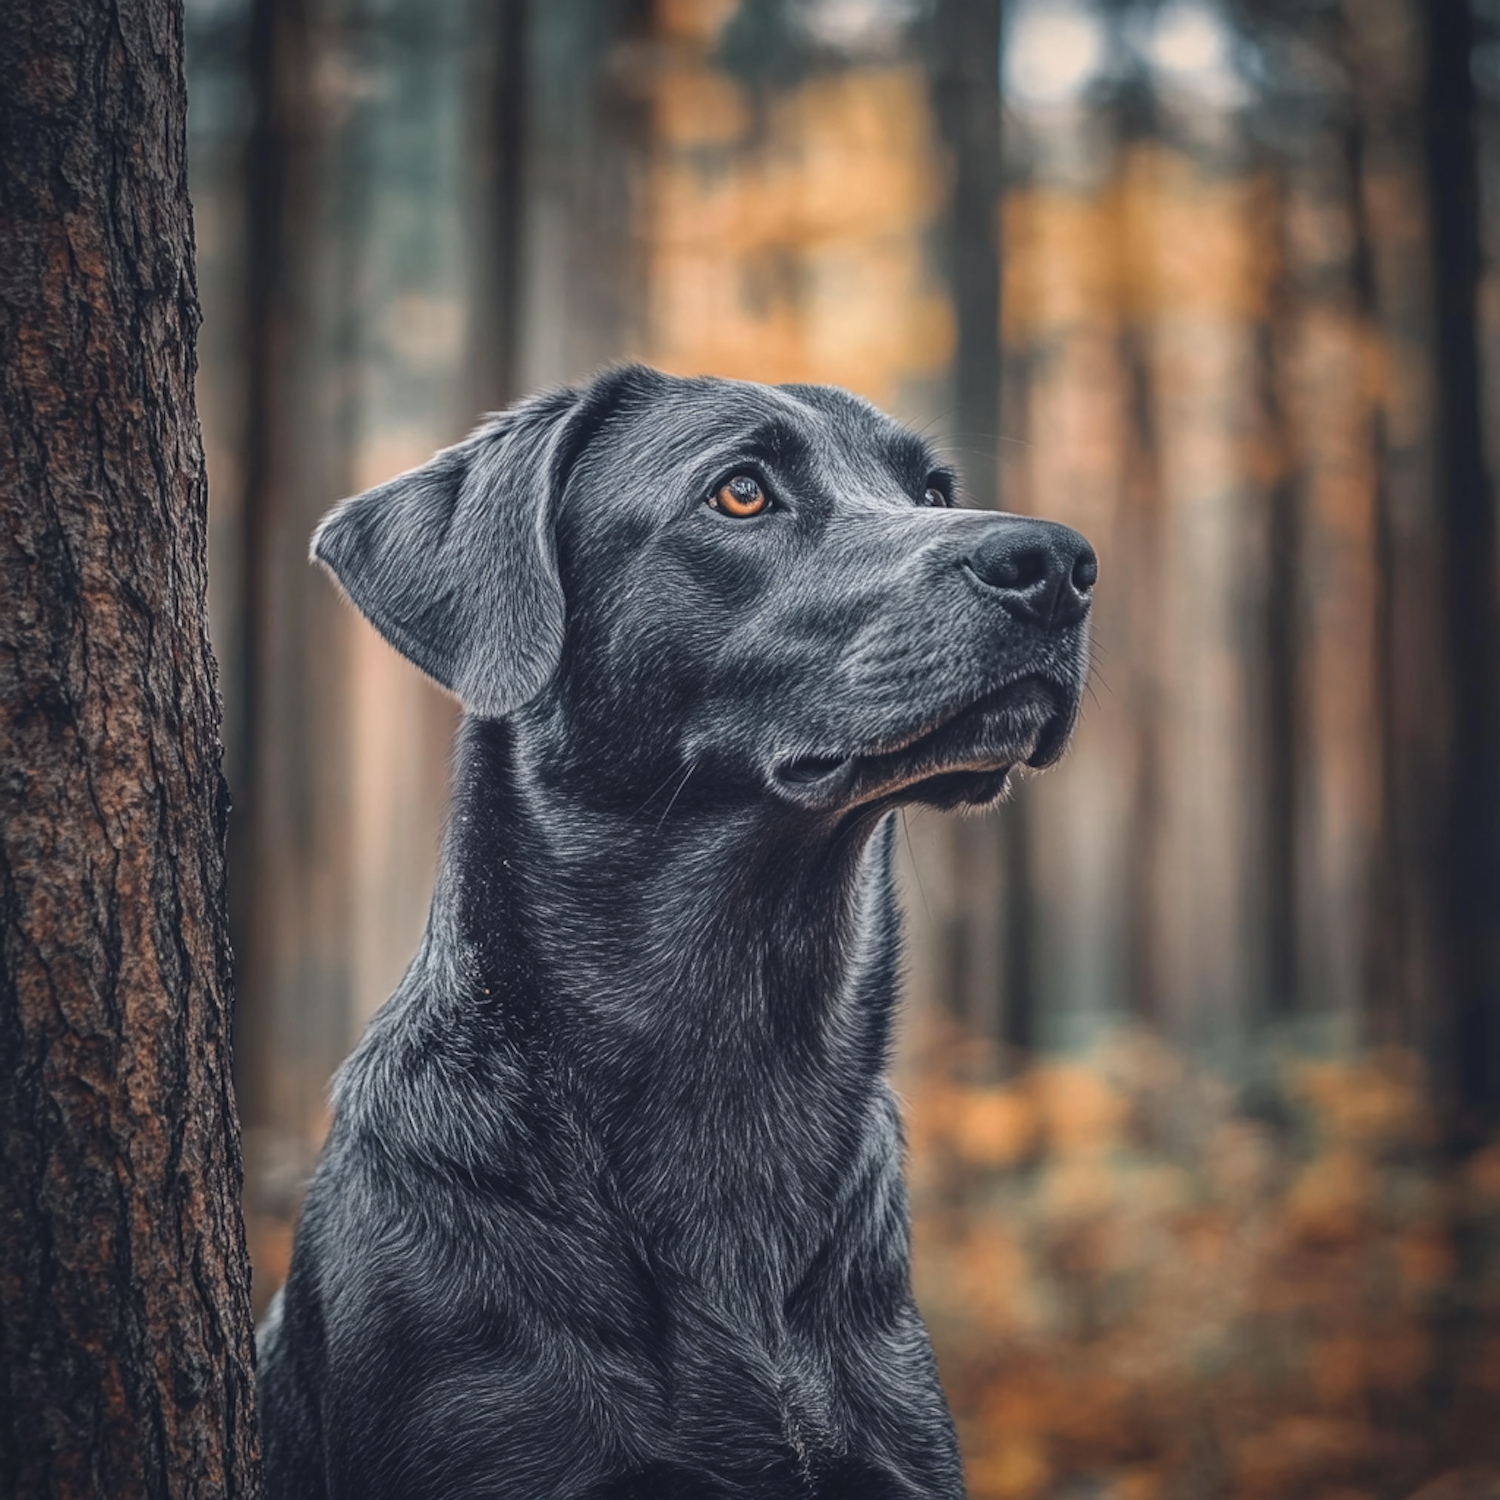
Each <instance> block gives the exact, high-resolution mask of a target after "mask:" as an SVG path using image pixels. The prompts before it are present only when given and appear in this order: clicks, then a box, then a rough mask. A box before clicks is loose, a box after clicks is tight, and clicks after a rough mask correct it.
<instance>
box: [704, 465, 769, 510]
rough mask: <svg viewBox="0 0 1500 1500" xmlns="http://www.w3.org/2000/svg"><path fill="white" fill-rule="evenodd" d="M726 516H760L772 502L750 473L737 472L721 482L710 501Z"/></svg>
mask: <svg viewBox="0 0 1500 1500" xmlns="http://www.w3.org/2000/svg"><path fill="white" fill-rule="evenodd" d="M709 503H710V504H711V505H712V506H713V508H714V509H715V510H721V511H723V512H724V514H725V515H726V516H741V517H744V516H758V515H759V514H760V513H761V512H762V511H763V510H764V509H765V508H766V507H767V506H768V505H769V504H770V503H771V502H770V501H769V500H767V499H766V492H765V491H764V490H763V489H761V487H760V483H759V481H757V480H754V479H752V478H751V477H750V476H749V475H748V474H736V475H735V476H734V478H733V479H731V480H729V481H727V482H726V483H724V484H721V485H720V486H719V488H718V489H717V490H716V491H715V492H714V495H713V498H712V500H711V501H710V502H709Z"/></svg>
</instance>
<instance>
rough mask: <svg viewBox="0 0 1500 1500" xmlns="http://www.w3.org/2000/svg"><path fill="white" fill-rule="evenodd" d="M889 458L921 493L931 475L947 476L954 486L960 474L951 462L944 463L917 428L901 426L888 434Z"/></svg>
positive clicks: (910, 484) (908, 485)
mask: <svg viewBox="0 0 1500 1500" xmlns="http://www.w3.org/2000/svg"><path fill="white" fill-rule="evenodd" d="M886 462H887V463H889V464H890V466H891V468H892V469H893V470H894V471H895V472H896V474H897V475H898V476H899V477H900V478H901V479H902V480H904V481H905V482H906V485H907V487H908V488H909V489H911V490H913V491H914V492H915V493H917V494H921V492H922V491H923V490H924V489H925V488H926V487H927V481H928V478H929V476H934V475H935V476H936V477H937V478H939V479H941V480H944V481H945V482H946V483H947V484H948V485H949V486H950V487H952V486H954V485H956V483H957V480H958V475H957V474H956V473H955V472H954V471H953V469H952V468H950V467H949V466H948V465H947V464H945V463H942V462H941V461H940V460H939V459H938V457H937V455H936V454H935V453H934V452H933V451H932V449H931V448H930V447H929V446H928V445H927V444H926V443H925V442H923V440H922V439H921V438H919V437H918V436H917V435H916V433H914V432H906V431H903V430H901V429H899V428H898V429H896V430H895V431H893V432H891V433H889V434H888V435H887V437H886Z"/></svg>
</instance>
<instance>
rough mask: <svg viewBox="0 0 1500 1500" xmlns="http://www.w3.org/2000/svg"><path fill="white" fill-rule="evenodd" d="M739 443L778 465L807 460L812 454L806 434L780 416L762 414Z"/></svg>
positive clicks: (792, 465)
mask: <svg viewBox="0 0 1500 1500" xmlns="http://www.w3.org/2000/svg"><path fill="white" fill-rule="evenodd" d="M736 446H737V448H738V451H740V452H742V453H746V454H750V453H754V454H759V455H764V457H765V459H766V461H767V462H768V463H772V464H775V465H776V466H777V467H779V468H792V467H794V466H796V465H798V464H803V463H806V462H808V460H809V459H810V458H811V456H812V444H811V443H810V442H809V441H808V438H807V434H806V433H804V432H801V431H799V430H798V428H797V426H796V424H795V423H792V422H789V421H788V420H787V419H786V418H785V417H780V416H769V417H763V418H762V419H761V420H760V421H759V422H757V423H756V424H755V425H754V426H753V427H751V428H750V429H749V430H748V431H746V432H745V433H744V435H743V436H742V437H741V438H740V440H739V443H738V444H737V445H736Z"/></svg>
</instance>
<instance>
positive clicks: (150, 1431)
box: [0, 0, 259, 1497]
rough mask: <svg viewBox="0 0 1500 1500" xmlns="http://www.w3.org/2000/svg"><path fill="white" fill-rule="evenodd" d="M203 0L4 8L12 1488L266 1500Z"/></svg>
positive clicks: (5, 1044) (1, 360)
mask: <svg viewBox="0 0 1500 1500" xmlns="http://www.w3.org/2000/svg"><path fill="white" fill-rule="evenodd" d="M185 117H186V95H185V90H184V80H183V47H182V12H181V5H180V3H174V0H124V3H120V4H106V3H104V0H74V3H71V4H69V5H67V6H58V5H55V4H49V3H47V0H7V4H6V5H4V6H3V7H0V203H3V204H4V212H3V220H0V429H3V431H4V433H5V434H6V437H5V439H4V441H3V442H0V1133H3V1145H0V1151H3V1160H0V1358H3V1367H4V1374H3V1379H4V1386H3V1388H0V1494H4V1495H6V1496H12V1495H15V1496H33V1495H38V1496H39V1495H48V1496H80V1497H81V1496H88V1497H95V1496H122V1497H123V1496H132V1497H133V1496H169V1495H170V1496H187V1495H203V1496H210V1495H212V1496H216V1497H217V1496H248V1495H253V1494H255V1493H256V1492H257V1491H258V1487H259V1486H258V1462H257V1457H256V1440H255V1435H254V1419H253V1405H252V1402H253V1397H252V1380H253V1359H252V1351H251V1327H250V1298H249V1273H248V1268H247V1262H246V1259H245V1251H244V1232H243V1227H242V1223H241V1218H240V1209H239V1187H240V1158H239V1127H238V1123H237V1120H236V1117H235V1106H234V1098H233V1095H232V1093H231V1088H230V1070H229V1025H230V970H229V947H228V941H227V937H226V925H225V901H224V855H223V850H224V829H225V815H226V811H227V804H226V798H225V793H224V784H223V780H222V778H221V775H220V770H219V739H218V728H219V704H218V694H217V686H216V681H215V670H214V663H213V658H212V655H211V652H210V648H209V644H208V631H207V613H206V607H205V581H206V580H205V543H206V520H207V518H206V507H205V500H206V492H205V482H204V469H203V455H202V446H201V442H200V438H199V432H198V422H197V417H196V414H195V410H194V404H193V375H194V369H195V353H194V338H195V333H196V328H197V323H198V303H197V291H196V286H195V283H194V277H193V243H192V222H191V216H190V210H189V206H188V197H187V183H186V173H185V152H186V118H185Z"/></svg>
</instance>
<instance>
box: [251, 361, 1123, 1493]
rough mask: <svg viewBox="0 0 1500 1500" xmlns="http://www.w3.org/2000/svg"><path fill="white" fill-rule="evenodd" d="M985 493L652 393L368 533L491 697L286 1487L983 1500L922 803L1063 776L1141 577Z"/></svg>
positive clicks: (264, 1390) (363, 1091) (297, 1315)
mask: <svg viewBox="0 0 1500 1500" xmlns="http://www.w3.org/2000/svg"><path fill="white" fill-rule="evenodd" d="M954 484H955V481H954V476H953V475H952V473H951V472H950V471H949V470H948V469H947V468H945V467H944V466H943V465H942V464H941V463H939V462H938V461H937V460H936V459H935V457H934V455H933V453H932V451H931V450H930V449H929V447H928V446H927V444H926V443H925V442H923V441H922V440H921V439H920V438H918V437H916V436H914V435H913V434H912V433H910V432H908V431H906V430H905V429H903V428H902V427H900V426H898V425H897V424H896V423H895V422H893V421H891V420H890V419H889V418H887V417H885V416H883V415H881V414H880V413H879V412H877V411H876V410H875V409H874V408H872V407H871V406H869V405H867V404H866V403H865V402H863V401H861V400H857V399H856V398H854V397H853V396H850V395H848V394H847V393H845V392H843V391H838V390H833V389H828V388H824V387H818V386H781V387H777V388H769V387H764V386H757V385H748V384H740V383H736V382H731V381H725V380H712V379H693V380H683V379H674V378H671V377H668V376H665V375H662V374H658V373H656V372H655V371H652V370H649V369H645V368H641V367H639V366H631V367H626V368H619V369H614V370H611V371H609V372H607V373H605V374H603V375H601V376H599V377H598V378H597V379H596V380H595V381H594V382H593V383H592V384H590V385H588V386H587V387H585V388H582V389H576V390H563V391H558V392H555V393H552V394H549V395H544V396H540V397H536V398H534V399H532V400H529V401H526V402H524V403H522V404H521V405H520V406H518V407H516V408H515V409H514V410H512V411H509V412H507V413H505V414H503V415H501V416H499V417H497V418H494V419H493V420H492V421H490V423H489V424H488V425H486V426H483V427H481V428H480V429H479V430H478V431H477V432H475V433H474V434H473V435H472V436H471V437H469V438H468V439H466V440H465V441H464V442H462V443H459V444H458V445H457V446H455V447H453V448H449V449H448V450H446V451H445V452H442V453H439V454H438V455H437V456H436V457H435V458H434V459H432V461H431V462H430V463H428V464H427V465H425V466H424V467H423V468H420V469H417V470H416V471H415V472H413V473H410V474H406V475H403V476H402V477H401V478H399V479H394V480H392V481H391V482H390V483H389V484H385V485H382V486H380V487H379V488H378V489H375V490H372V491H370V492H369V493H368V494H364V495H361V496H359V497H357V498H356V499H353V500H350V501H347V502H346V503H345V504H343V505H342V506H340V507H339V508H338V509H337V510H335V511H334V512H333V513H332V514H331V515H330V516H329V517H328V519H327V520H326V521H324V523H323V525H322V527H321V528H320V530H319V531H318V534H317V537H316V540H315V542H314V547H313V550H314V555H315V556H316V557H317V559H318V560H319V561H320V562H322V563H323V564H324V565H325V566H326V567H327V568H329V569H330V571H331V572H332V573H333V574H334V576H335V577H336V578H337V579H338V581H339V583H340V584H341V585H342V586H343V588H344V589H345V590H346V591H347V593H348V595H349V597H350V598H351V599H352V600H353V601H354V603H355V604H356V605H357V606H358V607H359V608H360V609H361V610H362V611H363V612H364V613H365V614H366V615H367V616H368V617H369V618H370V620H371V621H372V622H373V623H374V624H375V626H376V627H377V628H378V629H379V630H380V631H381V633H382V634H383V635H384V636H385V637H386V639H387V640H388V641H390V642H391V644H392V645H394V646H395V647H396V648H397V649H398V650H400V651H402V652H403V653H405V654H406V655H407V656H408V657H410V658H411V660H412V661H414V662H415V663H416V664H417V665H418V666H419V667H421V668H422V669H423V670H424V671H426V672H428V673H430V674H431V675H432V676H433V677H434V678H436V679H437V681H438V682H440V683H442V684H443V685H444V686H445V687H447V688H449V689H451V690H452V691H453V692H454V693H455V694H456V695H457V696H458V697H459V698H460V699H461V700H462V702H463V705H464V708H465V710H466V715H465V718H464V721H463V726H462V728H461V730H460V732H459V737H458V744H457V750H456V760H455V766H454V779H453V794H452V806H451V811H450V814H449V820H448V829H447V834H446V838H445V843H444V846H443V855H442V861H441V869H440V874H439V877H438V883H437V890H436V893H435V895H434V898H433V904H432V915H431V918H430V920H429V923H428V927H427V932H426V936H425V937H424V939H423V942H422V945H421V948H420V951H419V952H418V953H417V956H416V958H415V959H414V960H413V962H412V965H411V968H410V969H409V970H408V971H407V974H406V977H405V978H404V979H403V980H402V982H401V986H400V988H399V989H398V990H397V991H396V994H395V995H394V997H393V998H392V999H391V1000H390V1002H389V1003H388V1004H387V1005H386V1006H385V1007H384V1009H383V1010H381V1012H380V1013H379V1015H378V1016H377V1017H376V1018H375V1019H374V1021H373V1022H372V1023H371V1024H370V1026H369V1029H368V1030H367V1031H366V1033H365V1035H364V1038H363V1040H362V1041H361V1042H360V1044H359V1046H358V1047H357V1048H356V1050H355V1052H354V1054H353V1055H352V1056H351V1057H350V1059H349V1060H348V1062H347V1063H346V1064H345V1065H344V1067H343V1069H342V1071H341V1072H340V1074H339V1076H338V1080H337V1082H336V1084H335V1088H334V1105H335V1109H334V1122H333V1127H332V1130H331V1132H330V1134H329V1137H328V1143H327V1145H326V1147H325V1148H324V1151H323V1155H322V1160H321V1162H320V1164H319V1166H318V1169H317V1172H316V1175H315V1177H314V1179H313V1182H312V1186H311V1188H310V1190H309V1193H308V1196H307V1201H306V1206H305V1207H304V1209H303V1211H302V1218H301V1223H300V1226H299V1229H298V1233H297V1241H296V1248H295V1251H294V1253H293V1256H292V1266H291V1274H290V1276H289V1278H288V1281H287V1284H286V1287H285V1289H284V1291H283V1292H282V1293H281V1294H280V1296H279V1297H278V1299H277V1301H276V1302H275V1303H274V1304H273V1306H272V1308H271V1311H270V1313H269V1315H268V1317H267V1319H266V1322H265V1325H264V1327H263V1328H262V1330H261V1341H260V1377H259V1388H260V1411H261V1419H262V1422H263V1424H264V1433H265V1453H266V1464H267V1472H268V1477H269V1493H270V1495H271V1496H272V1500H294V1497H296V1500H311V1497H315V1496H316V1497H319V1500H325V1497H326V1500H334V1497H337V1500H382V1497H390V1500H418V1497H433V1500H470V1497H481V1496H484V1497H496V1500H499V1497H508V1500H626V1497H640V1500H672V1497H680V1500H688V1497H692V1500H730V1497H746V1500H748V1497H760V1496H765V1497H771V1496H776V1497H780V1496H801V1497H814V1496H817V1497H834V1496H839V1497H848V1500H883V1497H890V1500H895V1497H917V1496H922V1497H932V1496H957V1495H961V1494H962V1492H963V1479H962V1473H961V1469H960V1465H959V1456H958V1449H957V1445H956V1443H955V1440H954V1433H953V1425H952V1421H951V1419H950V1417H949V1413H948V1409H947V1405H946V1403H945V1401H944V1398H943V1393H942V1390H941V1387H940V1386H939V1384H938V1377H937V1372H936V1370H935V1368H934V1364H933V1357H932V1351H931V1347H930V1345H929V1342H928V1338H927V1333H926V1330H925V1328H924V1327H923V1324H922V1319H921V1316H920V1315H919V1314H918V1312H917V1309H916V1306H915V1304H914V1303H913V1301H912V1294H911V1289H910V1284H909V1275H908V1256H909V1252H908V1240H909V1232H908V1220H907V1207H906V1198H905V1191H904V1186H903V1182H902V1171H901V1149H902V1147H901V1126H900V1122H899V1119H898V1113H897V1107H896V1102H895V1100H894V1098H893V1097H892V1093H891V1090H890V1087H889V1086H888V1084H887V1082H886V1079H885V1072H886V1065H887V1061H888V1057H889V1052H890V1044H891V1025H892V1009H893V1006H894V1005H895V1001H896V990H897V982H898V969H899V957H898V949H899V942H900V939H899V932H898V927H899V921H898V915H897V909H896V902H895V897H894V894H893V887H892V872H891V863H892V850H893V819H892V816H891V814H892V809H894V808H895V807H897V806H898V805H900V804H902V803H911V802H920V803H925V804H929V805H932V806H936V807H940V808H976V807H984V806H987V805H989V804H990V803H993V802H994V801H996V799H997V798H999V797H1000V796H1001V794H1002V792H1003V791H1004V789H1005V785H1006V778H1007V776H1008V775H1009V773H1010V771H1011V770H1012V768H1013V767H1015V766H1017V765H1020V764H1023V763H1024V764H1026V765H1031V766H1041V765H1045V764H1047V763H1049V762H1051V761H1053V760H1055V759H1056V758H1057V756H1058V755H1059V754H1060V753H1061V751H1062V749H1063V745H1064V742H1065V741H1066V740H1067V738H1068V734H1069V731H1070V729H1071V727H1072V725H1073V722H1074V718H1075V715H1076V713H1077V709H1078V701H1079V693H1080V689H1081V686H1082V683H1083V680H1084V673H1085V660H1086V650H1087V647H1086V640H1085V633H1086V625H1087V618H1088V610H1089V596H1090V591H1091V588H1092V585H1093V582H1094V577H1095V571H1096V565H1095V561H1094V556H1093V554H1092V552H1091V551H1090V550H1089V547H1088V545H1087V543H1086V542H1084V540H1083V539H1082V538H1081V537H1079V536H1078V535H1077V534H1076V533H1074V532H1072V531H1069V530H1067V529H1066V528H1065V527H1062V526H1056V525H1050V524H1047V523H1045V522H1040V521H1031V520H1025V519H1022V518H1019V517H1016V516H1007V515H996V514H993V513H986V512H981V511H964V510H958V509H955V508H954Z"/></svg>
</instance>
